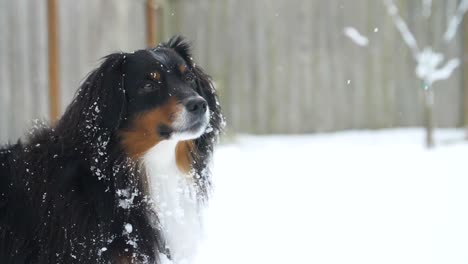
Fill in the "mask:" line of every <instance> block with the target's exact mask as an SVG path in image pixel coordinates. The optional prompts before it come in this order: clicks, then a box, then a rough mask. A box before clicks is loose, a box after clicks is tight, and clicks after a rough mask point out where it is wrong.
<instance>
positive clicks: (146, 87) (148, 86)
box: [140, 82, 158, 93]
mask: <svg viewBox="0 0 468 264" xmlns="http://www.w3.org/2000/svg"><path fill="white" fill-rule="evenodd" d="M157 89H158V87H157V86H156V84H155V83H153V82H147V83H145V84H143V86H142V87H141V89H140V92H141V93H149V92H153V91H156V90H157Z"/></svg>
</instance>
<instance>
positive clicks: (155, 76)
mask: <svg viewBox="0 0 468 264" xmlns="http://www.w3.org/2000/svg"><path fill="white" fill-rule="evenodd" d="M150 76H151V79H153V80H155V81H160V80H161V73H159V72H157V71H155V72H152V73H150Z"/></svg>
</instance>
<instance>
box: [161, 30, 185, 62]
mask: <svg viewBox="0 0 468 264" xmlns="http://www.w3.org/2000/svg"><path fill="white" fill-rule="evenodd" d="M161 46H162V47H166V48H169V49H173V50H174V51H175V52H177V53H178V54H179V55H180V56H181V57H182V59H184V60H185V61H186V62H187V63H188V64H189V65H190V66H193V60H192V48H191V45H190V43H189V42H188V41H187V40H186V39H185V38H184V37H182V36H180V35H175V36H173V37H172V38H170V39H169V41H167V42H165V43H162V44H161Z"/></svg>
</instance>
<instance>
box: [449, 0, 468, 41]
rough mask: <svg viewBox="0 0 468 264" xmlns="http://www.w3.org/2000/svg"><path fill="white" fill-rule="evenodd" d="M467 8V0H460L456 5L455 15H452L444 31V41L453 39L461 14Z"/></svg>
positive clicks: (463, 13) (460, 20)
mask: <svg viewBox="0 0 468 264" xmlns="http://www.w3.org/2000/svg"><path fill="white" fill-rule="evenodd" d="M467 10H468V0H462V1H461V2H460V4H459V5H458V8H457V11H456V13H455V15H454V16H453V17H452V19H450V22H449V25H448V27H447V31H445V34H444V40H445V42H450V41H451V40H452V39H453V37H455V35H456V34H457V30H458V27H459V26H460V23H461V22H462V20H463V16H464V15H465V13H466V11H467Z"/></svg>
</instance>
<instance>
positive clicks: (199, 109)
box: [185, 97, 208, 115]
mask: <svg viewBox="0 0 468 264" xmlns="http://www.w3.org/2000/svg"><path fill="white" fill-rule="evenodd" d="M185 107H186V108H187V111H189V112H190V113H192V114H199V115H200V114H204V113H205V112H206V109H207V108H208V105H207V103H206V101H205V99H203V98H201V97H195V98H191V99H188V100H187V102H186V103H185Z"/></svg>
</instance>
